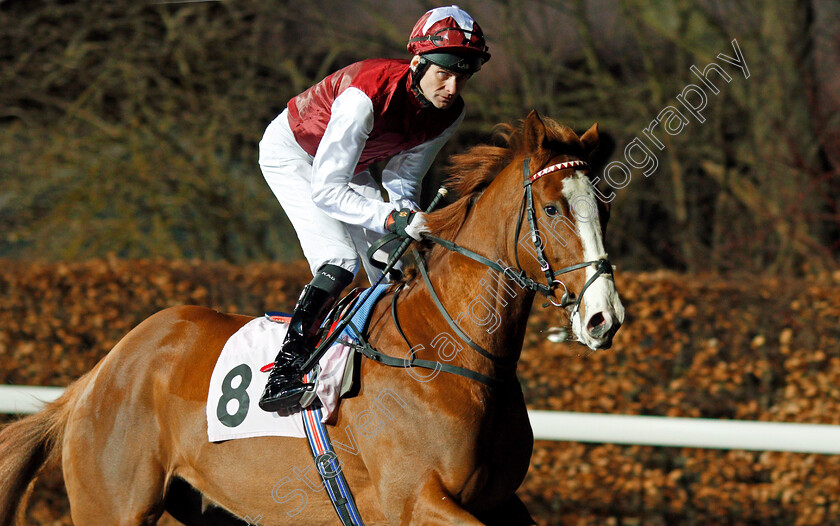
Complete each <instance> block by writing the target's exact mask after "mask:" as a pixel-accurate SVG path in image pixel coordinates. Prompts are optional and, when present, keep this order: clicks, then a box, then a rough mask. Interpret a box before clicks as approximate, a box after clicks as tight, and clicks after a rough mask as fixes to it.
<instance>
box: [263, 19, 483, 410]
mask: <svg viewBox="0 0 840 526" xmlns="http://www.w3.org/2000/svg"><path fill="white" fill-rule="evenodd" d="M407 47H408V51H409V52H410V53H411V54H412V55H413V57H412V59H411V60H410V61H409V60H398V59H370V60H364V61H362V62H357V63H355V64H351V65H350V66H347V67H345V68H344V69H341V70H339V71H337V72H335V73H333V74H332V75H330V76H328V77H327V78H325V79H324V80H322V81H321V82H319V83H318V84H315V85H314V86H312V87H311V88H309V89H308V90H306V91H304V92H303V93H301V94H300V95H297V96H296V97H294V98H293V99H291V100H290V101H289V103H288V105H287V107H286V109H284V110H283V112H282V113H281V114H280V115H279V116H278V117H277V118H276V119H274V121H273V122H272V123H271V124H270V125H269V126H268V128H267V129H266V131H265V135H264V136H263V138H262V140H261V141H260V156H259V163H260V168H261V170H262V173H263V176H264V177H265V179H266V181H267V182H268V185H269V186H270V187H271V190H272V192H274V195H275V196H276V197H277V200H278V201H280V205H281V206H282V207H283V210H284V212H285V213H286V215H287V216H288V217H289V220H290V221H291V223H292V226H294V228H295V232H296V233H297V235H298V239H299V240H300V244H301V248H302V249H303V254H304V256H305V257H306V260H307V262H308V263H309V266H310V269H311V270H312V274H313V275H314V278H313V279H312V281H311V282H310V283H309V284H308V285H306V286H305V287H304V288H303V292H302V293H301V296H300V299H298V302H297V305H295V310H294V312H293V313H292V319H291V322H290V324H289V331H288V333H287V334H286V337H285V340H284V342H283V345H282V348H281V349H280V352H279V354H278V355H277V358H276V359H275V362H274V367H273V368H272V370H271V372H270V374H269V376H268V381H267V383H266V386H265V390H264V392H263V394H262V397H261V399H260V403H259V405H260V407H261V408H262V409H263V410H265V411H277V410H279V409H284V408H290V407H294V406H295V405H297V403H298V400H299V399H300V397H301V395H302V394H303V393H304V392H305V391H306V390H307V389H308V388H309V387H310V386H308V385H306V384H304V383H303V382H302V378H301V377H302V375H303V374H304V373H305V372H306V371H303V370H302V365H303V363H304V362H305V361H306V359H307V358H308V357H309V354H310V353H311V352H312V347H313V343H315V342H312V341H311V340H312V339H313V337H314V335H315V333H316V332H317V330H318V328H319V326H320V325H321V323H322V322H323V318H324V316H325V315H326V313H327V311H328V310H329V308H330V307H331V306H332V305H333V303H334V302H335V300H336V298H338V296H339V294H340V293H341V291H342V290H343V289H344V288H345V287H346V286H347V285H349V284H350V282H352V281H353V278H354V277H355V275H356V273H357V272H358V270H359V267H360V262H361V265H363V266H364V268H365V272H366V274H367V276H368V280H369V281H370V282H371V283H374V282H375V281H376V280H377V279H378V278H379V277H380V276H381V271H380V270H379V269H377V268H376V267H373V266H371V265H370V263H369V262H368V261H367V258H366V257H364V255H365V254H366V252H367V249H368V248H369V247H370V245H371V244H372V243H373V242H375V241H376V240H377V239H378V238H379V237H381V236H382V235H383V234H385V233H387V232H395V233H398V234H400V235H403V236H410V237H412V238H414V239H416V240H419V239H420V236H421V233H423V232H426V231H428V230H427V228H426V226H425V218H424V216H423V214H422V213H421V212H419V211H418V210H419V209H420V207H419V205H418V204H417V202H418V201H419V194H420V185H421V181H422V179H423V176H424V175H425V174H426V172H427V171H428V169H429V167H430V166H431V164H432V162H433V161H434V158H435V156H436V155H437V154H438V152H439V151H440V149H441V147H443V145H444V143H446V141H447V140H448V139H449V138H450V137H452V135H453V134H454V133H455V131H456V129H457V128H458V126H459V125H460V124H461V122H462V121H463V119H464V101H463V99H461V97H460V92H461V90H462V89H463V87H464V85H465V84H466V81H467V79H469V78H470V76H471V75H472V74H473V73H475V72H476V71H478V70H479V69H481V66H482V64H483V63H484V62H486V61H487V60H489V58H490V54H489V53H488V52H487V46H486V44H485V41H484V36H483V33H482V31H481V28H480V27H479V26H478V24H477V23H476V22H475V21H474V20H473V18H472V17H471V16H470V15H469V14H468V13H467V12H466V11H464V10H462V9H460V8H459V7H458V6H455V5H453V6H449V7H439V8H436V9H432V10H431V11H429V12H427V13H426V14H425V15H423V17H421V18H420V20H418V21H417V24H416V25H415V26H414V29H413V30H412V32H411V36H410V37H409V40H408V46H407ZM385 159H390V160H389V161H388V163H387V164H386V166H385V167H384V169H383V171H382V187H383V188H384V190H385V192H387V194H388V198H389V202H385V201H384V200H383V198H382V192H381V190H380V187H379V185H378V184H377V183H376V182H375V181H374V179H373V177H371V175H370V172H369V171H368V167H369V166H370V165H371V164H372V163H374V162H377V161H381V160H385Z"/></svg>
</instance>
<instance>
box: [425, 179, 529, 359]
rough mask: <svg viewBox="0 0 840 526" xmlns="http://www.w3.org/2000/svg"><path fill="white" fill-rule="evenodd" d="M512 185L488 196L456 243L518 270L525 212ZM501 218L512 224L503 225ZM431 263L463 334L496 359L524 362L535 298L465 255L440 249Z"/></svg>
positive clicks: (434, 278) (438, 288)
mask: <svg viewBox="0 0 840 526" xmlns="http://www.w3.org/2000/svg"><path fill="white" fill-rule="evenodd" d="M500 183H501V181H500ZM507 186H508V187H509V188H505V186H504V185H501V184H500V185H491V187H490V188H488V189H487V190H486V191H485V194H484V195H483V196H482V198H481V202H479V203H477V204H476V206H475V207H474V209H473V210H472V212H471V214H470V215H469V217H467V220H466V221H465V223H464V225H463V227H462V228H461V230H460V231H459V232H458V235H457V236H456V238H455V240H454V241H455V242H456V243H458V244H460V245H462V246H464V247H465V248H468V249H470V250H473V251H475V252H477V253H479V254H481V255H483V256H485V257H487V258H489V259H491V260H493V261H497V262H501V263H502V264H505V265H512V264H514V262H513V261H511V258H510V256H509V253H510V252H511V247H512V246H513V243H514V242H515V235H516V234H515V223H516V214H517V213H518V211H519V210H518V203H517V199H515V198H513V199H511V195H516V194H515V192H516V189H517V188H516V187H515V186H513V187H511V185H507ZM500 218H507V221H504V222H500ZM508 223H510V224H508ZM430 259H431V263H430V276H431V277H432V283H433V285H434V287H435V290H436V291H437V292H438V295H439V296H440V298H441V302H442V303H443V305H444V306H446V308H447V310H450V309H451V310H450V312H452V313H453V318H455V316H456V315H460V322H461V323H459V326H460V327H461V328H462V330H464V332H466V333H467V335H468V336H470V337H471V338H472V339H473V341H475V342H476V343H477V344H479V345H481V346H482V347H484V348H485V349H487V350H488V351H489V352H490V353H491V354H493V355H495V356H499V357H503V358H510V359H518V358H519V353H520V351H521V349H522V340H523V337H524V333H525V325H526V323H527V320H528V314H529V313H530V310H531V304H532V303H533V299H534V293H533V292H532V291H530V290H528V289H523V288H521V287H520V286H519V285H517V284H516V283H515V282H513V281H512V280H510V279H508V278H506V277H505V276H504V275H503V274H502V273H500V272H498V271H495V270H493V269H491V268H489V267H486V266H484V265H483V264H481V263H478V262H477V261H474V260H472V259H468V258H467V257H466V256H463V255H461V254H457V253H454V252H448V251H444V250H442V249H440V248H438V249H437V250H436V251H435V252H434V253H433V257H432V258H430Z"/></svg>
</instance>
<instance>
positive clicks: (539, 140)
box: [524, 110, 545, 152]
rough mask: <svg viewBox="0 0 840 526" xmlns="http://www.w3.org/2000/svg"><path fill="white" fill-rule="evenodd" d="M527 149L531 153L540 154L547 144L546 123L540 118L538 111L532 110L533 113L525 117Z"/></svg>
mask: <svg viewBox="0 0 840 526" xmlns="http://www.w3.org/2000/svg"><path fill="white" fill-rule="evenodd" d="M524 128H525V147H526V148H527V149H528V151H529V152H538V151H540V150H542V147H543V143H544V142H545V123H544V122H543V121H542V119H541V118H540V114H539V113H537V110H531V113H529V114H528V116H527V117H525V126H524Z"/></svg>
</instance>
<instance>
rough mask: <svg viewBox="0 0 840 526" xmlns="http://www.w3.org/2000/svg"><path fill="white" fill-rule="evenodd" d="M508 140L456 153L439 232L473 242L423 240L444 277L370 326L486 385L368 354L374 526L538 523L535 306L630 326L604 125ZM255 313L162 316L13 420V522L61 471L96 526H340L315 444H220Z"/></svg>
mask: <svg viewBox="0 0 840 526" xmlns="http://www.w3.org/2000/svg"><path fill="white" fill-rule="evenodd" d="M505 130H506V131H505V132H504V134H503V135H504V137H505V138H506V140H507V144H506V145H505V146H477V147H474V148H472V149H471V150H469V151H467V152H466V153H463V154H460V155H456V156H455V157H454V158H453V167H452V168H451V173H452V176H453V177H452V181H453V182H452V183H451V187H452V188H453V189H454V190H455V191H457V192H458V193H459V194H460V196H461V197H460V199H459V200H457V201H456V202H454V203H452V204H451V205H449V206H447V207H445V208H443V209H441V210H439V211H437V212H434V213H432V214H430V218H429V224H430V226H431V228H432V231H433V233H434V234H435V235H436V236H437V237H438V238H439V240H448V241H451V242H454V243H457V246H455V245H453V244H449V245H448V246H441V245H440V244H433V243H432V242H431V241H424V242H423V243H422V245H423V246H422V247H421V248H422V249H423V255H422V256H421V258H422V260H424V261H425V265H427V266H428V274H427V275H428V279H429V280H430V281H428V282H427V281H426V280H425V279H422V276H421V275H419V273H418V272H416V271H415V272H413V273H409V274H410V275H408V277H407V278H405V279H404V280H403V282H402V283H400V284H399V285H400V287H399V289H400V293H399V301H396V302H393V307H392V305H391V303H392V302H391V301H389V299H390V297H392V296H393V295H394V291H395V290H397V288H398V287H397V284H394V285H392V286H391V287H389V290H388V291H387V292H386V297H385V298H383V300H381V301H380V302H379V303H378V304H377V306H376V307H375V309H374V310H373V313H372V316H371V321H370V324H369V327H368V341H369V342H370V344H371V345H372V346H373V347H375V348H376V349H378V350H379V351H381V352H383V353H385V354H388V355H391V356H397V357H400V358H403V357H405V358H406V360H407V361H406V363H409V361H408V359H409V358H411V359H418V360H430V361H435V362H438V363H439V364H444V363H445V364H446V365H449V366H454V367H460V368H463V370H467V369H469V370H471V371H473V372H474V373H476V374H477V375H478V376H477V377H478V378H480V379H484V381H480V380H476V379H475V378H476V377H473V378H468V377H464V376H459V375H457V374H449V373H448V371H446V370H444V371H429V370H428V369H417V368H416V367H405V368H402V369H401V368H394V367H388V366H386V365H383V364H382V363H377V362H376V361H374V360H369V359H362V360H361V362H360V367H359V369H358V375H359V385H360V387H359V388H358V392H357V393H356V394H355V396H352V397H349V398H346V399H344V400H342V402H341V405H340V407H339V414H338V417H337V421H336V423H335V426H334V427H333V428H331V429H330V434H331V436H332V440H333V443H334V446H336V452H337V454H338V458H339V460H340V462H341V466H342V467H341V471H342V472H343V473H344V475H345V477H346V479H347V482H348V484H349V487H350V488H351V490H352V492H353V496H354V498H355V502H356V504H357V506H358V509H359V511H360V513H361V516H362V518H363V520H364V522H365V523H367V524H418V523H422V524H483V523H484V524H504V525H512V524H532V523H533V519H532V518H531V517H530V516H529V514H528V512H527V510H526V509H525V506H524V505H523V504H522V502H521V501H520V500H519V498H518V497H517V496H516V494H515V492H516V490H517V488H518V487H519V485H520V484H521V482H522V480H523V479H524V477H525V474H526V471H527V470H528V465H529V460H530V456H531V451H532V447H533V434H532V431H531V427H530V424H529V421H528V415H527V411H526V407H525V401H524V400H523V395H522V390H521V387H520V385H519V382H518V381H517V379H516V362H517V360H518V359H519V355H520V352H521V349H522V344H523V338H524V334H525V328H526V322H527V319H528V315H529V312H530V310H531V304H532V302H533V300H534V299H535V296H536V294H537V293H538V292H541V293H543V294H545V295H546V296H547V297H548V299H549V300H550V302H551V303H553V304H555V305H557V306H559V307H560V308H558V309H557V311H556V312H557V313H558V315H559V316H561V317H562V319H563V320H564V323H568V322H569V321H570V322H571V330H572V333H573V334H574V336H575V337H576V339H577V340H578V341H580V342H582V343H584V344H585V345H587V346H588V347H589V348H591V349H600V348H608V347H609V346H610V345H611V343H612V337H613V335H614V333H615V331H616V330H617V328H618V327H619V325H620V324H621V322H622V321H623V318H624V309H623V307H622V305H621V302H620V300H619V298H618V294H617V292H616V289H615V284H614V281H613V279H612V272H611V266H609V265H607V264H605V262H606V254H605V252H604V247H603V233H604V229H605V224H606V213H605V212H606V211H605V210H604V208H603V207H602V205H601V203H600V202H599V201H597V200H596V199H595V197H594V194H593V187H592V185H591V183H590V181H589V174H588V169H587V168H586V164H585V163H584V162H581V161H582V160H586V159H587V157H588V155H589V153H590V152H591V151H592V150H593V149H594V148H595V146H596V145H597V142H598V131H597V125H593V126H592V127H591V128H590V129H589V130H588V131H587V132H586V133H585V134H583V135H582V136H581V137H580V138H579V137H578V136H577V135H576V134H575V133H574V132H573V131H572V130H571V129H569V128H567V127H565V126H561V125H559V124H557V123H555V122H554V121H551V120H549V119H545V120H544V119H541V118H540V117H539V116H538V115H537V114H536V112H532V113H531V114H530V115H529V116H528V117H527V118H526V119H525V120H524V122H523V123H522V124H521V125H520V126H518V127H513V126H508V127H506V128H505ZM523 171H524V177H523ZM523 181H524V182H525V183H526V184H523ZM529 187H530V188H529ZM536 230H539V232H537V231H536ZM444 243H445V242H444ZM535 243H537V244H536V245H535ZM476 254H479V255H480V256H476ZM481 256H483V257H484V258H486V259H482V258H481ZM488 262H496V263H498V265H497V267H496V268H497V269H498V268H502V269H503V270H504V272H499V271H498V270H497V269H496V270H494V269H493V268H492V267H488V266H487V265H486V263H488ZM581 263H582V265H578V264H581ZM561 268H563V269H564V270H562V271H557V269H561ZM552 269H553V270H552ZM423 272H425V267H424V268H423ZM561 273H562V274H563V276H562V280H563V281H562V282H561V281H560V280H559V279H557V276H559V275H560V274H561ZM429 283H431V285H432V289H431V290H432V291H433V292H432V291H430V287H429ZM584 291H585V293H584ZM433 296H434V297H436V298H438V301H439V302H440V306H437V305H436V304H435V300H434V299H433ZM564 296H565V297H564ZM575 298H577V299H576V300H575ZM392 308H393V311H392ZM443 311H446V312H448V313H449V315H451V316H452V317H454V318H458V321H457V324H458V326H459V327H460V329H462V331H461V332H458V331H457V330H455V329H453V328H451V325H450V324H448V322H447V321H445V317H444V316H445V315H444V314H443V313H442V312H443ZM394 313H395V314H396V316H397V319H398V324H395V323H394V319H393V315H394ZM250 319H251V318H249V317H246V316H238V315H230V314H222V313H219V312H216V311H213V310H210V309H207V308H202V307H195V306H183V307H175V308H170V309H167V310H164V311H162V312H159V313H157V314H155V315H153V316H151V317H150V318H148V319H147V320H145V321H144V322H142V323H141V324H140V325H138V326H137V327H136V328H135V329H133V330H132V331H130V332H129V333H128V334H127V335H126V336H125V337H124V338H123V339H122V340H121V341H120V342H119V343H118V344H117V345H116V346H115V347H114V348H113V350H111V352H110V353H108V355H106V356H105V357H104V358H103V359H102V360H101V361H100V362H99V363H98V364H97V365H96V366H95V367H94V368H93V369H92V370H91V371H89V372H88V373H87V374H85V375H84V376H82V377H81V378H80V379H79V380H78V381H76V382H74V383H73V384H72V385H70V386H69V387H68V388H67V390H66V392H65V393H64V394H63V395H62V397H61V398H59V399H58V400H56V401H55V402H53V403H51V404H49V405H48V406H47V407H46V408H45V409H44V410H43V411H41V412H40V413H37V414H34V415H31V416H28V417H26V418H23V419H21V420H19V421H17V422H15V423H12V424H10V425H8V426H6V428H5V429H4V430H3V431H2V433H0V525H4V526H5V525H7V524H13V523H14V520H15V514H16V513H18V514H19V513H21V510H19V508H20V507H21V504H20V503H21V501H23V500H25V498H24V497H25V495H26V494H27V489H28V487H29V485H30V482H31V481H32V480H33V479H34V477H35V476H37V474H38V472H39V471H40V470H41V469H42V468H44V467H45V466H49V465H53V466H58V465H60V466H61V469H62V472H63V476H64V481H65V484H66V488H67V495H68V497H69V500H70V507H71V513H72V519H73V522H74V523H75V524H77V525H80V526H84V525H97V526H98V525H112V524H124V525H135V524H154V523H155V522H157V520H158V519H159V517H160V516H161V514H162V513H163V512H164V510H166V511H169V512H170V513H171V514H172V515H173V516H175V517H176V518H178V519H179V520H181V521H182V522H184V523H186V524H262V525H267V524H316V525H322V524H334V523H337V522H338V519H337V517H336V515H335V512H334V510H333V508H332V505H331V503H330V501H329V500H328V497H327V495H326V492H325V491H323V490H324V487H323V485H322V484H321V483H320V480H319V479H318V478H317V474H316V472H315V469H314V467H313V465H312V457H311V453H310V451H309V449H308V445H307V441H306V440H305V439H300V438H279V437H259V438H249V439H241V440H230V441H226V442H221V443H210V442H208V440H207V423H206V419H205V404H206V402H207V393H208V385H209V381H210V376H211V372H212V370H213V366H214V364H215V362H216V359H217V357H218V356H219V353H220V351H221V349H222V347H223V345H224V343H225V342H226V340H227V339H228V338H229V337H230V336H231V335H232V334H233V333H234V332H236V331H237V329H239V328H240V327H242V326H243V325H244V324H245V323H246V322H248V321H249V320H250ZM453 334H458V335H459V336H453ZM444 335H446V337H443V336H444ZM464 337H466V338H467V339H468V340H470V341H465V340H464ZM465 344H469V346H470V347H472V348H467V345H465ZM409 349H410V350H409ZM474 349H478V350H479V351H481V352H476V351H475V350H474ZM438 373H440V374H438ZM488 379H490V380H491V381H487V380H488Z"/></svg>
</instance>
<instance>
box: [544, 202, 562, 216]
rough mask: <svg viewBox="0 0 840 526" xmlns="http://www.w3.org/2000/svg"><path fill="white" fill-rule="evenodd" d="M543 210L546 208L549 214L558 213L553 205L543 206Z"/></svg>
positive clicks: (554, 214)
mask: <svg viewBox="0 0 840 526" xmlns="http://www.w3.org/2000/svg"><path fill="white" fill-rule="evenodd" d="M543 210H545V213H546V214H548V215H549V216H556V215H557V214H558V212H557V208H556V207H553V206H551V205H548V206H547V207H545V208H543Z"/></svg>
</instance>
